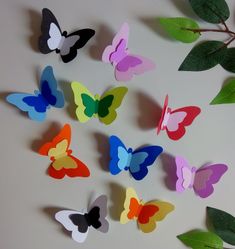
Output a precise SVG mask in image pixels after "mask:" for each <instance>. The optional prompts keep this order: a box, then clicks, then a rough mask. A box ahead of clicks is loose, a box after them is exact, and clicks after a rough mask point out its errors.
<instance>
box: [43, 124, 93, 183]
mask: <svg viewBox="0 0 235 249" xmlns="http://www.w3.org/2000/svg"><path fill="white" fill-rule="evenodd" d="M70 140H71V128H70V126H69V125H68V124H66V125H65V126H64V127H63V128H62V130H61V131H60V133H59V134H58V135H57V136H56V137H54V139H53V140H52V141H51V142H49V143H46V144H44V145H43V146H42V147H41V148H40V149H39V154H41V155H44V156H49V157H50V160H51V161H52V162H51V164H50V166H49V168H48V174H49V175H50V176H51V177H53V178H56V179H61V178H63V177H64V176H66V175H67V176H69V177H88V176H89V175H90V171H89V169H88V167H87V166H86V165H85V164H84V163H83V162H81V161H80V160H79V159H78V158H76V157H74V156H73V155H72V150H70V149H69V145H70Z"/></svg>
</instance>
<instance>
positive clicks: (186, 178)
mask: <svg viewBox="0 0 235 249" xmlns="http://www.w3.org/2000/svg"><path fill="white" fill-rule="evenodd" d="M175 162H176V175H177V178H178V179H177V181H176V191H177V192H183V191H185V190H186V189H192V188H193V189H194V192H195V193H196V194H197V195H199V196H200V197H201V198H206V197H208V196H210V195H211V194H212V193H213V192H214V187H213V184H216V183H217V182H218V181H219V180H220V178H221V177H222V176H223V174H224V173H225V172H226V171H227V169H228V167H227V165H225V164H211V165H206V166H203V167H201V168H199V169H196V168H195V167H192V166H190V165H189V164H188V162H187V161H186V160H185V159H184V158H182V157H180V156H177V157H176V158H175Z"/></svg>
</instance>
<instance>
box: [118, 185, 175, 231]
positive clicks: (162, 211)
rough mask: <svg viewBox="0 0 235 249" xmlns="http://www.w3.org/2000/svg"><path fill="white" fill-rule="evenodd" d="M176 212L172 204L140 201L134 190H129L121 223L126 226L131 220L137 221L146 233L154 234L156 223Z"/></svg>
mask: <svg viewBox="0 0 235 249" xmlns="http://www.w3.org/2000/svg"><path fill="white" fill-rule="evenodd" d="M173 210H174V206H173V205H172V204H171V203H168V202H163V201H150V202H146V203H145V202H143V201H140V200H139V198H138V196H137V194H136V192H135V190H134V189H133V188H127V190H126V199H125V202H124V211H123V212H122V213H121V217H120V222H121V224H126V223H127V222H129V221H130V220H137V224H138V227H139V229H140V230H141V231H142V232H144V233H149V232H152V231H153V230H154V229H155V228H156V222H157V221H161V220H163V219H164V218H165V216H166V215H167V214H168V213H169V212H171V211H173Z"/></svg>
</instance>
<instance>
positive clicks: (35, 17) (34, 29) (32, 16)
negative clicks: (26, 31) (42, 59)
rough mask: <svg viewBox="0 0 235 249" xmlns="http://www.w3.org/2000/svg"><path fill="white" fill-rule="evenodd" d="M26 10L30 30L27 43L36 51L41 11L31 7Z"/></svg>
mask: <svg viewBox="0 0 235 249" xmlns="http://www.w3.org/2000/svg"><path fill="white" fill-rule="evenodd" d="M26 12H27V14H28V19H29V26H30V30H31V34H30V36H29V44H30V46H31V48H32V49H33V50H34V51H36V52H38V51H39V50H38V37H39V36H40V34H41V30H40V27H41V19H42V17H41V13H40V12H38V11H35V10H33V9H27V10H26Z"/></svg>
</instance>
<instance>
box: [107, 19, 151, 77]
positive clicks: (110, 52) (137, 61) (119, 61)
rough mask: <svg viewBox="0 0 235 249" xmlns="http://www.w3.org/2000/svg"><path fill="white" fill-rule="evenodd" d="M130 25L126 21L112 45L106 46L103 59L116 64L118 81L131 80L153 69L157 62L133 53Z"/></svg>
mask: <svg viewBox="0 0 235 249" xmlns="http://www.w3.org/2000/svg"><path fill="white" fill-rule="evenodd" d="M128 37H129V26H128V24H127V23H124V24H123V25H122V27H121V29H120V30H119V32H118V33H117V34H116V36H115V37H114V39H113V41H112V45H109V46H107V47H106V48H105V50H104V52H103V54H102V61H103V62H106V63H111V64H112V65H113V66H114V68H115V69H114V70H115V78H116V80H118V81H128V80H131V79H132V77H133V76H134V75H139V74H143V73H144V72H146V71H149V70H153V69H154V68H155V64H154V63H153V62H152V61H151V60H149V59H147V58H145V57H142V56H139V55H133V54H131V53H130V52H129V50H128V48H127V46H128Z"/></svg>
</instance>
